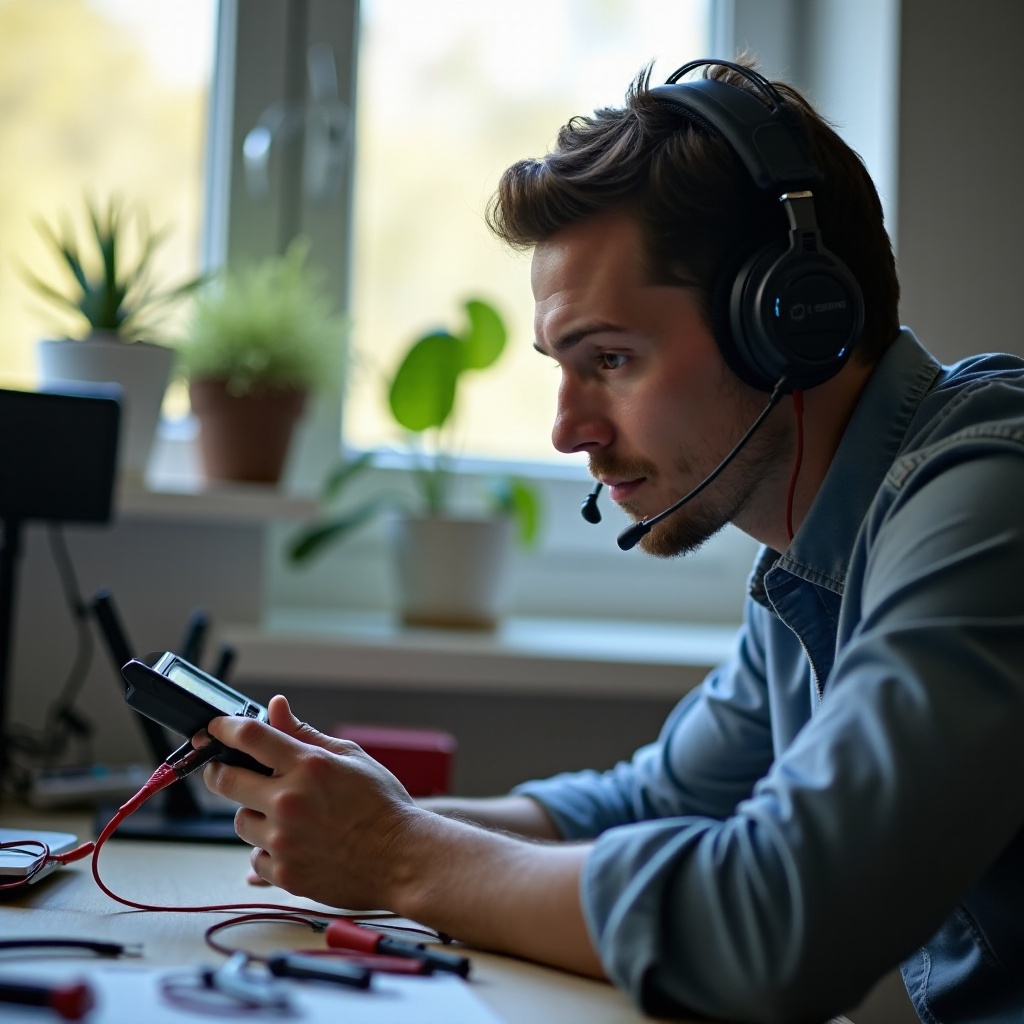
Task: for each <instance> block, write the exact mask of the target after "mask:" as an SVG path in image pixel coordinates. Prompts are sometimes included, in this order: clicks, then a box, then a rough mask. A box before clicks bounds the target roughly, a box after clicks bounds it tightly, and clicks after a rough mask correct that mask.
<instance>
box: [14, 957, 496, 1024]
mask: <svg viewBox="0 0 1024 1024" xmlns="http://www.w3.org/2000/svg"><path fill="white" fill-rule="evenodd" d="M197 974H198V972H197V970H196V969H195V968H190V967H159V968H154V967H138V966H135V965H131V964H96V963H95V962H80V963H79V964H77V965H72V964H69V963H68V962H67V961H63V960H62V961H60V962H54V963H49V964H40V963H32V964H29V963H24V964H18V965H17V966H15V964H13V963H10V962H7V963H4V964H3V965H0V982H2V981H4V980H6V979H10V980H17V981H45V982H48V983H51V984H53V983H60V984H66V983H69V982H74V981H80V980H85V981H88V983H89V984H90V985H91V986H92V989H93V991H94V993H95V996H96V1006H95V1008H94V1009H93V1010H92V1012H91V1013H89V1014H88V1015H87V1016H86V1017H85V1018H84V1019H83V1024H129V1022H139V1021H144V1022H145V1024H183V1022H185V1021H189V1022H191V1024H198V1022H201V1021H203V1020H217V1019H219V1020H223V1019H225V1016H226V1015H225V1014H224V1013H223V1011H221V1012H213V1013H205V1012H197V1011H196V1010H195V1009H193V1008H183V1007H180V1006H175V1005H172V1004H171V1003H169V1002H168V1001H167V1000H166V999H165V997H164V996H163V995H162V994H161V984H160V983H161V979H162V978H165V977H167V976H169V975H173V976H174V977H175V978H182V979H189V980H190V979H191V978H194V977H197ZM287 984H288V991H289V993H290V994H291V995H292V997H293V998H292V1004H293V1005H292V1009H291V1011H290V1012H287V1011H270V1010H265V1009H260V1010H257V1011H251V1012H246V1011H242V1012H239V1011H238V1010H235V1011H234V1012H232V1013H231V1014H230V1017H231V1018H233V1019H236V1020H239V1021H246V1020H250V1021H271V1022H277V1021H288V1022H299V1021H301V1022H302V1024H338V1022H339V1021H358V1022H359V1024H501V1019H500V1018H499V1017H498V1016H497V1015H496V1014H495V1013H494V1012H493V1011H492V1010H491V1009H490V1007H488V1006H487V1005H486V1004H485V1003H483V1002H482V1001H481V1000H480V998H479V997H478V996H477V995H476V994H475V993H474V992H473V984H472V982H466V981H463V980H462V979H461V978H457V977H454V976H453V975H432V976H429V977H404V976H401V975H387V974H376V975H374V978H373V984H372V985H371V987H370V988H369V989H368V990H366V991H360V990H356V989H347V988H344V987H342V986H341V985H331V984H323V983H309V982H288V983H287ZM57 1019H58V1018H57V1017H56V1016H55V1015H54V1014H53V1013H52V1012H49V1011H40V1010H38V1009H35V1008H29V1007H20V1006H16V1005H14V1004H11V1003H0V1020H2V1021H3V1022H4V1024H44V1022H48V1021H52V1020H57Z"/></svg>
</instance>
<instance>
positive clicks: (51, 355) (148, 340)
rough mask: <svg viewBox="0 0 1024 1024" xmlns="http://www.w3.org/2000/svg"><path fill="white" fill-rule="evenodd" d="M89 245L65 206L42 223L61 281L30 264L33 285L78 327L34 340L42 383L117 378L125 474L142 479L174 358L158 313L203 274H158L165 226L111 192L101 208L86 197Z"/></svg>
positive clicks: (194, 285)
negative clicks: (82, 242) (160, 337)
mask: <svg viewBox="0 0 1024 1024" xmlns="http://www.w3.org/2000/svg"><path fill="white" fill-rule="evenodd" d="M85 206H86V214H87V218H88V221H89V230H88V233H87V235H86V247H83V249H86V250H87V251H83V250H80V248H79V241H78V235H77V233H76V231H75V229H74V227H73V225H72V223H71V220H70V218H69V217H68V216H67V215H66V214H65V215H64V216H63V217H62V223H61V229H60V232H59V233H58V232H57V231H54V229H53V228H51V227H50V226H49V225H48V224H46V223H45V222H43V221H40V222H39V225H38V226H39V230H40V232H41V234H42V236H43V238H44V239H45V240H46V241H47V242H48V243H49V245H50V247H51V248H52V249H53V251H54V253H55V254H56V256H57V258H58V261H59V263H60V265H61V268H62V270H63V272H64V275H65V277H66V282H65V283H64V284H63V285H58V284H56V283H53V282H51V281H50V280H49V279H44V278H42V277H40V276H38V275H36V274H32V273H30V272H28V271H26V272H25V277H26V279H27V281H28V283H29V285H30V286H31V287H32V288H33V289H34V290H35V291H36V292H38V293H39V294H40V295H41V296H42V297H43V298H44V299H46V300H47V301H49V302H51V303H52V304H53V305H54V306H56V307H57V308H58V309H60V310H62V311H64V312H70V313H71V314H73V315H74V316H75V318H76V319H77V320H78V322H79V325H80V329H79V331H78V332H77V333H76V334H75V335H73V336H72V335H68V336H67V337H65V338H60V339H50V338H47V339H44V340H42V341H40V342H39V344H38V346H37V356H38V362H39V376H40V382H41V385H42V386H43V387H44V388H45V387H54V386H58V385H59V383H60V382H61V381H83V380H84V381H113V382H115V383H116V384H118V385H119V386H120V388H121V391H122V396H123V402H124V409H123V412H122V420H121V422H122V429H121V442H120V452H119V460H118V461H119V469H120V472H121V474H122V475H123V476H126V477H130V478H134V479H142V477H143V476H144V475H145V470H146V465H147V463H148V461H149V455H150V452H151V450H152V446H153V438H154V436H155V434H156V428H157V424H158V423H159V420H160V407H161V405H162V403H163V397H164V392H165V391H166V390H167V385H168V383H169V382H170V378H171V372H172V369H173V366H174V349H173V348H172V347H170V346H169V345H166V344H161V343H158V342H157V341H156V335H157V323H158V321H159V317H160V316H161V315H162V314H165V313H167V312H168V311H169V309H170V307H171V306H172V305H173V304H174V303H176V302H178V301H180V300H181V299H182V298H184V297H185V296H186V295H188V294H189V293H190V292H192V291H193V290H195V289H196V288H197V287H198V286H199V285H200V284H201V283H202V281H203V280H204V278H203V277H202V276H201V275H200V276H197V277H194V278H191V279H190V280H187V281H185V282H184V283H182V284H179V285H176V286H174V287H171V288H159V287H157V286H156V284H155V283H154V281H153V274H152V267H153V256H154V254H155V253H156V251H157V250H158V249H159V247H160V246H161V245H162V244H163V242H164V241H165V239H166V232H164V231H159V232H157V231H152V230H151V229H150V227H149V224H148V222H147V220H146V218H145V217H144V216H143V214H142V213H141V212H135V213H133V212H132V211H129V210H126V208H125V206H124V204H123V202H122V201H121V200H120V199H118V198H112V199H110V201H109V202H108V203H107V205H106V207H105V208H104V209H102V210H101V209H100V208H99V207H97V206H96V205H95V204H94V203H93V202H91V201H89V200H86V204H85Z"/></svg>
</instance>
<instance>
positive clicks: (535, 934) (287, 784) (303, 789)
mask: <svg viewBox="0 0 1024 1024" xmlns="http://www.w3.org/2000/svg"><path fill="white" fill-rule="evenodd" d="M268 710H269V725H268V724H266V723H262V722H257V721H254V720H253V719H248V718H240V717H227V716H225V717H221V718H215V719H214V720H213V721H212V722H211V723H210V725H209V727H208V731H209V733H210V735H211V736H213V737H214V738H215V739H218V740H220V741H221V742H222V743H224V744H225V745H226V746H229V747H233V748H235V749H236V750H241V751H244V752H245V753H246V754H250V755H251V756H252V757H254V758H255V759H256V760H257V761H259V762H260V763H261V764H265V765H266V766H267V767H269V768H271V769H273V772H274V774H273V775H272V776H270V777H267V776H265V775H258V774H257V773H256V772H251V771H248V770H247V769H245V768H236V767H232V766H229V765H224V764H221V763H219V762H216V761H213V762H211V763H210V764H209V765H207V767H206V768H205V769H204V771H205V779H206V784H207V786H209V788H210V789H211V790H212V791H213V792H214V793H219V794H220V795H221V796H224V797H227V798H228V799H231V800H235V801H237V802H238V803H240V804H242V807H241V808H240V809H239V811H238V812H237V814H236V815H235V829H236V831H237V832H238V834H239V836H241V837H242V839H244V840H245V841H246V842H247V843H250V844H252V846H253V847H254V849H253V852H252V856H251V858H250V859H251V862H252V866H253V869H254V870H255V871H256V872H257V874H258V875H259V876H260V877H261V878H263V879H265V880H266V881H268V882H271V883H272V884H274V885H278V886H280V887H281V888H282V889H286V890H287V891H288V892H291V893H294V894H295V895H297V896H308V897H310V898H311V899H315V900H319V901H320V902H322V903H327V904H330V905H331V906H335V907H346V908H349V909H352V910H367V909H379V910H392V911H394V912H395V913H397V914H398V915H399V916H401V917H409V918H412V919H413V920H414V921H419V922H420V923H421V924H424V925H427V926H429V927H432V928H436V929H437V930H438V931H442V932H446V933H447V934H449V935H452V936H454V937H455V938H458V939H461V940H463V941H464V942H466V943H468V944H470V945H476V946H480V947H482V948H485V949H493V950H498V951H500V952H506V953H513V954H515V955H517V956H524V957H528V958H530V959H534V960H539V961H541V962H542V963H548V964H552V965H555V966H559V967H566V968H569V969H570V970H574V971H579V972H581V973H585V974H592V975H597V976H600V975H601V974H602V967H601V963H600V961H599V960H598V957H597V955H596V953H595V951H594V948H593V946H592V945H591V942H590V938H589V936H588V933H587V929H586V924H585V921H584V918H583V909H582V906H581V904H580V897H579V889H580V877H581V873H582V870H583V865H584V862H585V861H586V858H587V854H588V852H589V847H587V846H585V845H582V844H576V843H558V842H538V841H536V840H533V841H530V840H524V839H521V838H516V837H513V836H510V835H508V834H506V833H504V832H496V831H491V830H490V829H488V828H480V827H479V825H476V824H468V823H467V822H465V821H460V820H458V818H448V817H444V816H442V815H441V814H435V813H433V812H432V811H430V810H426V809H424V808H421V807H418V806H417V805H416V804H415V803H413V801H412V799H411V798H410V796H409V794H408V793H407V792H406V791H405V789H404V788H403V787H402V785H401V783H399V781H398V780H397V779H396V778H395V777H394V776H393V775H392V774H391V773H390V772H389V771H388V770H387V769H386V768H384V767H383V766H382V765H379V764H378V763H377V762H376V761H374V760H373V759H372V758H371V757H370V756H369V755H368V754H366V753H365V752H364V751H363V750H362V749H361V748H360V747H358V746H356V744H354V743H350V742H349V741H347V740H340V739H334V738H332V737H330V736H324V735H323V734H322V733H319V732H317V731H316V730H315V729H311V728H310V727H309V726H308V725H304V724H303V723H302V722H300V721H299V720H298V719H297V718H295V716H294V715H293V714H292V713H291V709H290V708H289V707H288V702H287V701H286V700H285V699H284V697H274V698H273V699H272V700H271V702H270V705H269V708H268ZM515 799H516V800H517V801H518V800H520V799H524V800H525V798H515ZM529 803H530V804H531V805H532V801H530V802H529ZM532 815H533V812H531V814H530V815H528V816H527V818H528V820H529V821H530V822H531V823H532V824H531V829H532V830H533V831H535V832H536V831H540V832H541V833H542V834H543V832H545V831H546V830H547V829H548V828H549V826H548V825H545V824H544V823H543V822H540V823H539V824H538V822H536V821H534V820H533V816H532ZM501 817H503V816H501ZM551 830H552V831H553V828H552V829H551Z"/></svg>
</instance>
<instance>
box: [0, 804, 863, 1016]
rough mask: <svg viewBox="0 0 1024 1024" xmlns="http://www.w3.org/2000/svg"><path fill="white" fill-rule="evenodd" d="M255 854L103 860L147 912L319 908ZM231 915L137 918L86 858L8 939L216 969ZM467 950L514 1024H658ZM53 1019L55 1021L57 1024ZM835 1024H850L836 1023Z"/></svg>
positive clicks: (569, 984) (9, 923)
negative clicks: (251, 872)
mask: <svg viewBox="0 0 1024 1024" xmlns="http://www.w3.org/2000/svg"><path fill="white" fill-rule="evenodd" d="M0 824H2V825H3V826H4V827H5V828H19V827H30V828H37V829H50V830H54V831H65V832H75V833H77V834H78V836H79V837H80V838H81V839H82V840H83V841H84V840H86V839H88V838H92V837H93V835H92V831H91V822H90V819H89V818H88V817H87V816H85V815H74V814H53V813H46V814H44V813H40V812H33V811H23V810H20V809H19V810H14V809H4V810H3V811H0ZM247 850H248V847H242V846H238V847H233V846H222V845H219V844H208V845H206V844H189V843H158V842H136V841H131V840H122V839H112V840H110V841H109V842H108V843H107V844H106V845H105V846H104V847H103V849H102V851H101V853H100V875H101V877H102V878H103V880H104V882H105V883H106V884H107V885H108V886H109V887H110V888H111V889H112V890H113V891H114V892H116V893H117V894H118V895H119V896H123V897H125V898H126V899H134V900H137V901H138V902H142V903H153V904H158V905H163V904H166V905H168V906H172V905H173V906H185V905H189V906H191V905H202V904H210V903H245V902H266V903H277V902H280V903H287V904H289V905H292V906H303V907H309V908H315V907H316V906H317V905H316V904H315V903H310V902H308V901H305V900H300V899H296V898H295V897H292V896H289V895H288V894H287V893H284V892H281V891H280V890H278V889H265V888H257V887H253V886H250V885H248V884H247V883H246V882H245V872H246V870H247V868H248V863H249V862H248V854H247ZM239 913H243V912H242V911H239ZM226 916H228V915H217V914H194V913H170V912H169V913H155V912H153V913H150V912H142V911H134V910H131V909H130V908H128V907H125V906H123V905H121V904H120V903H115V902H113V901H112V900H110V899H109V898H108V897H107V896H105V895H104V894H103V893H102V892H101V891H100V890H99V889H98V888H97V887H96V885H95V883H94V881H93V878H92V873H91V870H90V860H89V859H88V858H86V859H85V860H82V861H78V862H77V863H75V864H71V865H68V866H67V867H64V868H60V869H59V870H58V871H57V872H55V873H54V874H52V875H51V876H50V877H48V878H46V879H43V880H42V881H40V882H39V883H38V884H37V885H34V886H30V887H29V889H28V892H27V893H26V894H25V895H20V894H19V895H18V896H17V898H11V897H10V896H8V897H6V898H4V900H3V902H2V903H0V936H4V937H10V936H17V937H25V938H29V937H33V936H50V937H54V936H75V937H80V938H91V939H101V940H107V941H111V942H120V943H141V944H142V946H143V951H144V957H143V961H142V962H143V963H148V964H150V965H154V966H156V965H159V966H173V965H176V964H198V963H210V962H213V961H216V959H217V955H216V954H215V953H213V951H212V950H210V949H209V948H208V947H207V946H206V945H205V943H204V942H203V930H204V929H205V928H206V927H207V926H208V925H209V924H212V923H213V922H215V921H217V920H223V919H224V918H225V917H226ZM225 939H226V940H227V941H228V942H232V941H235V940H237V941H238V943H239V944H242V943H243V942H244V943H245V945H246V948H249V949H252V950H253V951H255V952H262V953H267V952H270V951H271V950H274V949H281V948H289V947H294V948H300V947H303V946H306V947H309V946H313V945H316V944H317V940H316V937H315V936H311V934H310V932H309V930H308V929H306V928H304V927H303V926H301V925H295V926H292V925H290V924H281V923H273V924H270V923H268V924H257V923H254V924H252V925H243V926H240V927H239V928H238V930H237V932H236V934H235V935H232V936H231V937H230V938H228V937H227V936H225ZM465 951H466V952H467V953H468V954H469V955H470V956H471V958H472V961H473V973H472V980H471V984H472V985H473V991H474V992H475V993H476V994H477V995H478V996H479V997H480V999H481V1000H482V1001H483V1002H484V1003H486V1004H487V1006H489V1007H490V1008H491V1009H492V1010H493V1011H494V1012H495V1013H496V1014H497V1015H498V1016H499V1017H500V1018H501V1019H502V1020H503V1021H506V1022H508V1024H520V1022H522V1024H566V1022H568V1021H586V1022H587V1024H642V1022H650V1021H651V1020H652V1019H653V1018H650V1017H646V1016H644V1015H643V1014H642V1013H640V1012H639V1011H638V1010H636V1009H635V1007H634V1006H633V1005H632V1003H631V1002H630V1001H629V1000H628V998H627V997H626V996H625V995H624V994H623V993H622V992H620V991H619V990H618V989H615V988H614V987H612V986H611V985H609V984H606V983H604V982H600V981H594V980H591V979H589V978H582V977H579V976H577V975H574V974H569V973H567V972H564V971H557V970H553V969H551V968H547V967H542V966H539V965H537V964H532V963H529V962H526V961H521V960H516V959H514V958H512V957H507V956H500V955H497V954H493V953H486V952H481V951H476V950H472V949H468V950H465ZM53 1019H54V1021H56V1020H57V1018H56V1016H55V1017H54V1018H53ZM140 1019H141V1018H140ZM197 1019H199V1018H197ZM41 1020H42V1018H41ZM118 1024H120V1022H118ZM677 1024H686V1022H685V1021H682V1022H678V1021H677ZM693 1024H695V1022H693ZM831 1024H850V1022H849V1021H846V1020H845V1018H837V1019H836V1020H835V1021H833V1022H831Z"/></svg>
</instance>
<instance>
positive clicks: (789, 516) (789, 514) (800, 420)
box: [786, 388, 804, 541]
mask: <svg viewBox="0 0 1024 1024" xmlns="http://www.w3.org/2000/svg"><path fill="white" fill-rule="evenodd" d="M793 413H794V414H795V416H796V458H795V459H794V460H793V474H792V476H791V477H790V478H789V494H788V495H787V496H786V533H787V534H788V535H789V539H790V541H792V540H793V496H794V495H795V494H796V481H797V478H798V477H799V476H800V463H802V462H803V460H804V393H803V391H801V390H800V388H794V389H793Z"/></svg>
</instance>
